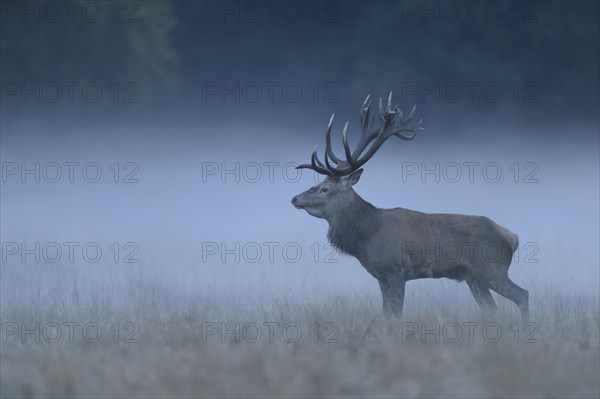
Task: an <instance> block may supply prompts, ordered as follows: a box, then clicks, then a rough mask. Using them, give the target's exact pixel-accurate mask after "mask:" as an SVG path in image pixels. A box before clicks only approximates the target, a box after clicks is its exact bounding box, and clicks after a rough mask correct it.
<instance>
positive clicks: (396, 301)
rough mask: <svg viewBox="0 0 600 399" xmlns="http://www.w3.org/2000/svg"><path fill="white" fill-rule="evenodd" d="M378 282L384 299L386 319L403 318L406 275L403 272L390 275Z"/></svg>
mask: <svg viewBox="0 0 600 399" xmlns="http://www.w3.org/2000/svg"><path fill="white" fill-rule="evenodd" d="M377 281H378V282H379V288H381V295H382V297H383V315H384V316H385V317H386V318H390V317H400V316H402V309H403V307H404V287H405V285H406V282H405V280H404V275H403V274H402V273H401V272H395V273H389V274H386V275H384V276H382V277H380V278H379V279H378V280H377Z"/></svg>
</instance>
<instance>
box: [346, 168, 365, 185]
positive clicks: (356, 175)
mask: <svg viewBox="0 0 600 399" xmlns="http://www.w3.org/2000/svg"><path fill="white" fill-rule="evenodd" d="M362 172H363V170H362V169H359V170H357V171H356V172H353V173H352V174H350V175H348V176H346V177H345V180H346V182H345V183H346V185H347V186H353V185H355V184H356V183H358V180H360V175H362Z"/></svg>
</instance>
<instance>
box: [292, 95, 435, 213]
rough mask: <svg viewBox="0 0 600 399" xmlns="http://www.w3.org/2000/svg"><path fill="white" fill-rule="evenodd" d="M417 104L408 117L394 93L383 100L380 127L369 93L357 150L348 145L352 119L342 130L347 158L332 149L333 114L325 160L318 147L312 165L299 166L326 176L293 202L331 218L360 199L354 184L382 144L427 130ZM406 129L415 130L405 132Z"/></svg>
mask: <svg viewBox="0 0 600 399" xmlns="http://www.w3.org/2000/svg"><path fill="white" fill-rule="evenodd" d="M415 111H416V106H414V107H413V108H412V110H411V111H410V113H409V114H408V115H407V116H406V117H404V115H403V114H402V111H400V108H399V107H398V105H396V106H395V107H394V108H392V93H391V92H390V95H389V97H388V102H387V107H385V108H384V107H383V102H382V100H381V99H379V118H378V119H379V126H378V127H377V128H372V126H373V125H374V124H375V123H374V122H375V118H376V115H373V116H371V115H370V113H371V96H370V95H369V96H367V98H366V99H365V101H364V102H363V105H362V107H361V110H360V124H361V130H362V135H361V138H360V141H359V143H358V145H357V146H356V148H355V149H354V151H351V150H350V146H349V145H348V134H347V132H348V122H346V125H345V126H344V129H343V131H342V144H343V146H344V155H345V157H344V158H345V159H341V158H339V157H337V156H336V155H335V154H334V152H333V150H332V148H331V127H332V125H333V117H334V115H331V119H330V120H329V124H328V125H327V131H326V134H325V154H324V157H325V163H322V162H321V161H320V160H319V158H318V157H317V147H316V146H315V148H314V150H313V152H312V155H311V159H310V164H302V165H299V166H297V169H312V170H314V171H315V172H317V173H320V174H322V175H325V176H326V178H325V180H323V181H322V182H321V183H319V184H317V185H316V186H314V187H311V188H310V189H308V190H307V191H305V192H303V193H301V194H299V195H297V196H295V197H294V198H293V199H292V205H294V206H295V207H296V208H298V209H304V210H306V211H307V212H308V213H309V214H311V215H312V216H315V217H318V218H323V219H327V220H331V218H333V217H334V216H335V215H336V214H337V213H339V210H340V209H343V208H345V207H346V206H348V204H350V203H352V200H353V199H355V198H356V196H357V195H356V193H355V192H354V190H353V189H352V186H353V185H354V184H356V182H358V180H359V179H360V176H361V174H362V171H363V170H362V169H361V167H362V166H363V165H364V164H365V163H366V162H367V161H368V160H369V159H371V157H372V156H373V155H375V153H376V152H377V150H379V148H380V147H381V145H382V144H383V143H384V142H385V141H386V140H387V139H388V138H390V137H392V136H396V137H398V138H400V139H402V140H407V141H408V140H412V139H414V138H415V136H416V134H415V132H418V131H421V130H424V129H423V128H422V127H421V123H422V122H423V120H422V119H421V120H420V121H419V122H417V123H416V124H413V123H412V119H413V117H414V115H415ZM405 132H412V134H411V135H408V136H407V135H405V134H403V133H405Z"/></svg>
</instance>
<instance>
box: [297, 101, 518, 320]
mask: <svg viewBox="0 0 600 399" xmlns="http://www.w3.org/2000/svg"><path fill="white" fill-rule="evenodd" d="M390 100H391V95H390ZM369 108H370V101H369V97H367V100H365V103H364V104H363V108H362V112H361V119H362V125H363V136H362V139H361V142H360V143H359V144H358V147H357V149H356V150H355V152H354V153H353V154H352V153H351V151H350V149H349V146H348V143H347V138H346V129H347V124H346V127H345V128H344V135H343V138H344V150H345V153H346V161H343V160H341V159H339V158H337V157H336V156H335V154H333V151H332V150H331V146H330V137H329V135H330V130H331V121H330V123H329V126H328V129H327V147H326V152H325V164H322V163H321V162H320V161H319V160H318V159H317V158H316V149H315V151H313V155H312V157H311V164H305V165H300V166H299V167H300V168H310V169H314V170H316V171H317V172H319V173H323V174H326V175H327V177H326V179H325V180H323V181H322V182H321V183H319V184H317V185H316V186H314V187H312V188H310V189H309V190H307V191H305V192H304V193H302V194H299V195H298V196H296V197H294V198H293V199H292V204H293V205H294V206H295V207H296V208H299V209H304V210H306V211H307V212H308V213H309V214H311V215H312V216H315V217H318V218H322V219H325V220H327V222H328V223H329V231H328V234H327V237H328V239H329V241H330V242H331V244H332V245H334V246H335V247H336V248H337V249H338V250H340V251H341V252H343V253H346V254H349V255H352V256H354V257H355V258H356V259H358V261H359V262H360V263H361V264H362V266H363V267H364V268H365V269H366V270H367V271H368V272H369V273H370V274H371V275H372V276H373V277H375V278H376V279H377V281H378V282H379V286H380V288H381V292H382V296H383V310H384V314H385V315H386V316H391V315H395V316H399V315H400V314H401V313H402V308H403V303H404V289H405V283H406V282H407V281H410V280H414V279H419V278H441V277H447V278H451V279H454V280H457V281H466V282H467V284H468V286H469V288H470V289H471V292H472V294H473V296H474V297H475V300H476V301H477V303H478V304H479V305H480V306H481V307H482V309H484V310H485V311H487V312H490V313H493V312H494V311H495V310H496V308H497V307H496V303H495V302H494V299H493V297H492V295H491V293H490V289H491V290H494V291H496V292H497V293H499V294H500V295H502V296H504V297H506V298H508V299H510V300H512V301H513V302H515V303H516V304H517V306H518V307H519V309H520V311H521V316H522V318H523V319H524V320H527V319H528V317H529V310H528V303H529V299H528V298H529V294H528V292H527V291H526V290H524V289H523V288H521V287H519V286H517V285H516V284H515V283H513V282H512V281H511V280H510V278H509V277H508V269H509V266H510V263H511V260H512V256H513V253H514V252H515V250H516V248H517V246H518V237H517V236H516V235H515V234H514V233H512V232H510V231H509V230H508V229H506V228H504V227H502V226H500V225H498V224H496V223H494V222H493V221H492V220H490V219H488V218H486V217H483V216H470V215H457V214H427V213H423V212H418V211H413V210H409V209H404V208H394V209H380V208H377V207H375V206H373V205H372V204H370V203H368V202H367V201H365V200H363V199H362V198H361V197H360V196H359V195H358V194H357V193H356V192H355V191H354V189H353V188H352V187H353V186H354V184H356V183H357V182H358V180H359V179H360V176H361V174H362V171H363V170H362V169H359V167H360V166H361V165H362V164H364V163H365V162H366V161H367V160H368V159H369V158H370V157H371V156H372V155H373V154H374V153H375V152H376V151H377V149H378V148H379V147H380V146H381V144H383V142H384V141H385V140H386V139H387V138H388V137H390V136H392V135H395V136H397V137H400V138H402V139H404V140H410V139H412V138H413V137H414V135H413V136H412V137H410V136H404V135H402V134H401V133H400V132H402V131H417V130H422V129H421V128H420V127H419V124H417V125H416V126H412V125H410V120H411V118H412V115H414V108H413V111H412V112H411V113H410V115H409V116H408V117H407V118H406V119H402V114H401V113H399V109H398V107H396V108H395V109H394V110H393V111H392V109H391V107H390V101H388V108H387V110H386V111H385V112H383V111H382V106H381V102H380V116H381V119H382V123H381V126H380V128H379V129H378V130H377V131H375V132H373V133H370V132H369V131H368V127H369V123H368V122H365V119H367V120H368V115H369ZM397 113H399V115H400V119H401V120H400V124H394V119H395V117H396V115H397ZM332 119H333V117H332ZM371 142H373V143H371ZM370 143H371V146H370V147H369V149H368V150H367V146H368V144H370ZM365 151H366V153H367V154H366V155H365V156H364V157H362V158H360V155H361V154H362V153H363V152H365ZM329 157H331V158H332V160H333V161H334V162H335V163H336V166H335V167H334V166H332V165H331V164H330V163H329V159H328V158H329Z"/></svg>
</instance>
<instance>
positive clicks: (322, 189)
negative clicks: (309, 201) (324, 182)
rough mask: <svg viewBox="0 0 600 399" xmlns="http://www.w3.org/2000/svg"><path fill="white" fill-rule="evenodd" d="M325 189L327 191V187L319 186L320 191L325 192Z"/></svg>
mask: <svg viewBox="0 0 600 399" xmlns="http://www.w3.org/2000/svg"><path fill="white" fill-rule="evenodd" d="M327 191H329V189H328V188H327V187H321V192H322V193H326V192H327Z"/></svg>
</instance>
